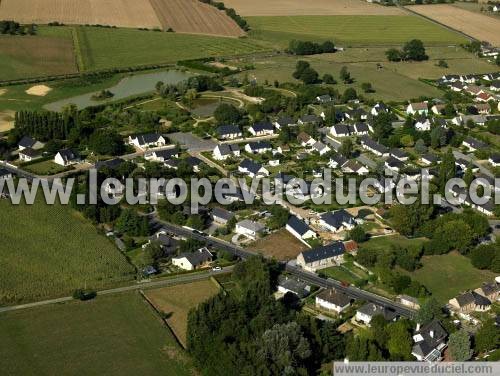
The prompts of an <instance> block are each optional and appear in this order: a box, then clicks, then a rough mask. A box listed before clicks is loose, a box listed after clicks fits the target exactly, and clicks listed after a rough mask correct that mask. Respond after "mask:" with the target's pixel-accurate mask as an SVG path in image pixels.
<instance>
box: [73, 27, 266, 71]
mask: <svg viewBox="0 0 500 376" xmlns="http://www.w3.org/2000/svg"><path fill="white" fill-rule="evenodd" d="M78 39H79V42H80V47H81V51H82V55H83V62H84V66H85V68H86V69H88V70H94V69H106V68H113V67H127V66H134V65H142V64H155V63H175V62H177V61H178V60H184V59H194V58H201V57H209V56H224V55H237V54H249V53H252V52H258V51H262V50H263V49H264V48H263V47H262V46H261V45H260V44H259V43H256V42H253V41H250V40H249V39H235V38H220V37H209V36H203V35H188V34H175V33H160V32H154V31H140V30H134V29H103V28H97V27H80V28H78Z"/></svg>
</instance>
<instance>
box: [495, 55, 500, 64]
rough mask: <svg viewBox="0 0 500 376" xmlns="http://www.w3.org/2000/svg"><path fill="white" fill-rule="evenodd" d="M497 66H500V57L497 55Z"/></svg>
mask: <svg viewBox="0 0 500 376" xmlns="http://www.w3.org/2000/svg"><path fill="white" fill-rule="evenodd" d="M495 64H496V65H498V66H500V55H497V57H496V58H495Z"/></svg>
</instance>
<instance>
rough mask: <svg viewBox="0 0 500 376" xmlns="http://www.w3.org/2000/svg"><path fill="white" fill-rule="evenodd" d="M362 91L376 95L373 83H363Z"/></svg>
mask: <svg viewBox="0 0 500 376" xmlns="http://www.w3.org/2000/svg"><path fill="white" fill-rule="evenodd" d="M361 89H362V90H363V91H364V92H365V93H374V92H375V90H374V89H373V86H372V84H371V83H369V82H363V83H362V84H361Z"/></svg>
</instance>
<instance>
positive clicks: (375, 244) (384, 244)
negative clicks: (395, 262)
mask: <svg viewBox="0 0 500 376" xmlns="http://www.w3.org/2000/svg"><path fill="white" fill-rule="evenodd" d="M426 241H427V240H426V239H425V238H415V239H408V238H406V237H404V236H402V235H392V236H379V237H378V238H372V239H370V240H368V241H367V242H364V243H361V244H360V245H359V246H360V248H370V249H375V250H380V251H383V250H386V249H387V248H390V247H391V246H396V247H402V248H412V247H421V246H422V245H423V244H424V243H425V242H426Z"/></svg>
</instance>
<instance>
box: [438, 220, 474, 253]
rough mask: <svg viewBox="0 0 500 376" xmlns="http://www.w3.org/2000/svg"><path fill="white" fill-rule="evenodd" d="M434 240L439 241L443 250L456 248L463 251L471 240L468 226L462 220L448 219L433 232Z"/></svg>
mask: <svg viewBox="0 0 500 376" xmlns="http://www.w3.org/2000/svg"><path fill="white" fill-rule="evenodd" d="M434 240H435V241H437V242H439V243H441V245H442V248H443V250H445V251H446V250H451V249H457V250H458V251H459V252H460V253H465V252H466V251H467V250H468V249H469V246H470V245H471V243H472V240H473V234H472V230H471V228H470V226H469V225H468V224H467V223H465V222H464V221H462V220H455V221H449V222H447V223H444V224H442V225H440V226H439V227H438V228H436V231H435V232H434Z"/></svg>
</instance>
